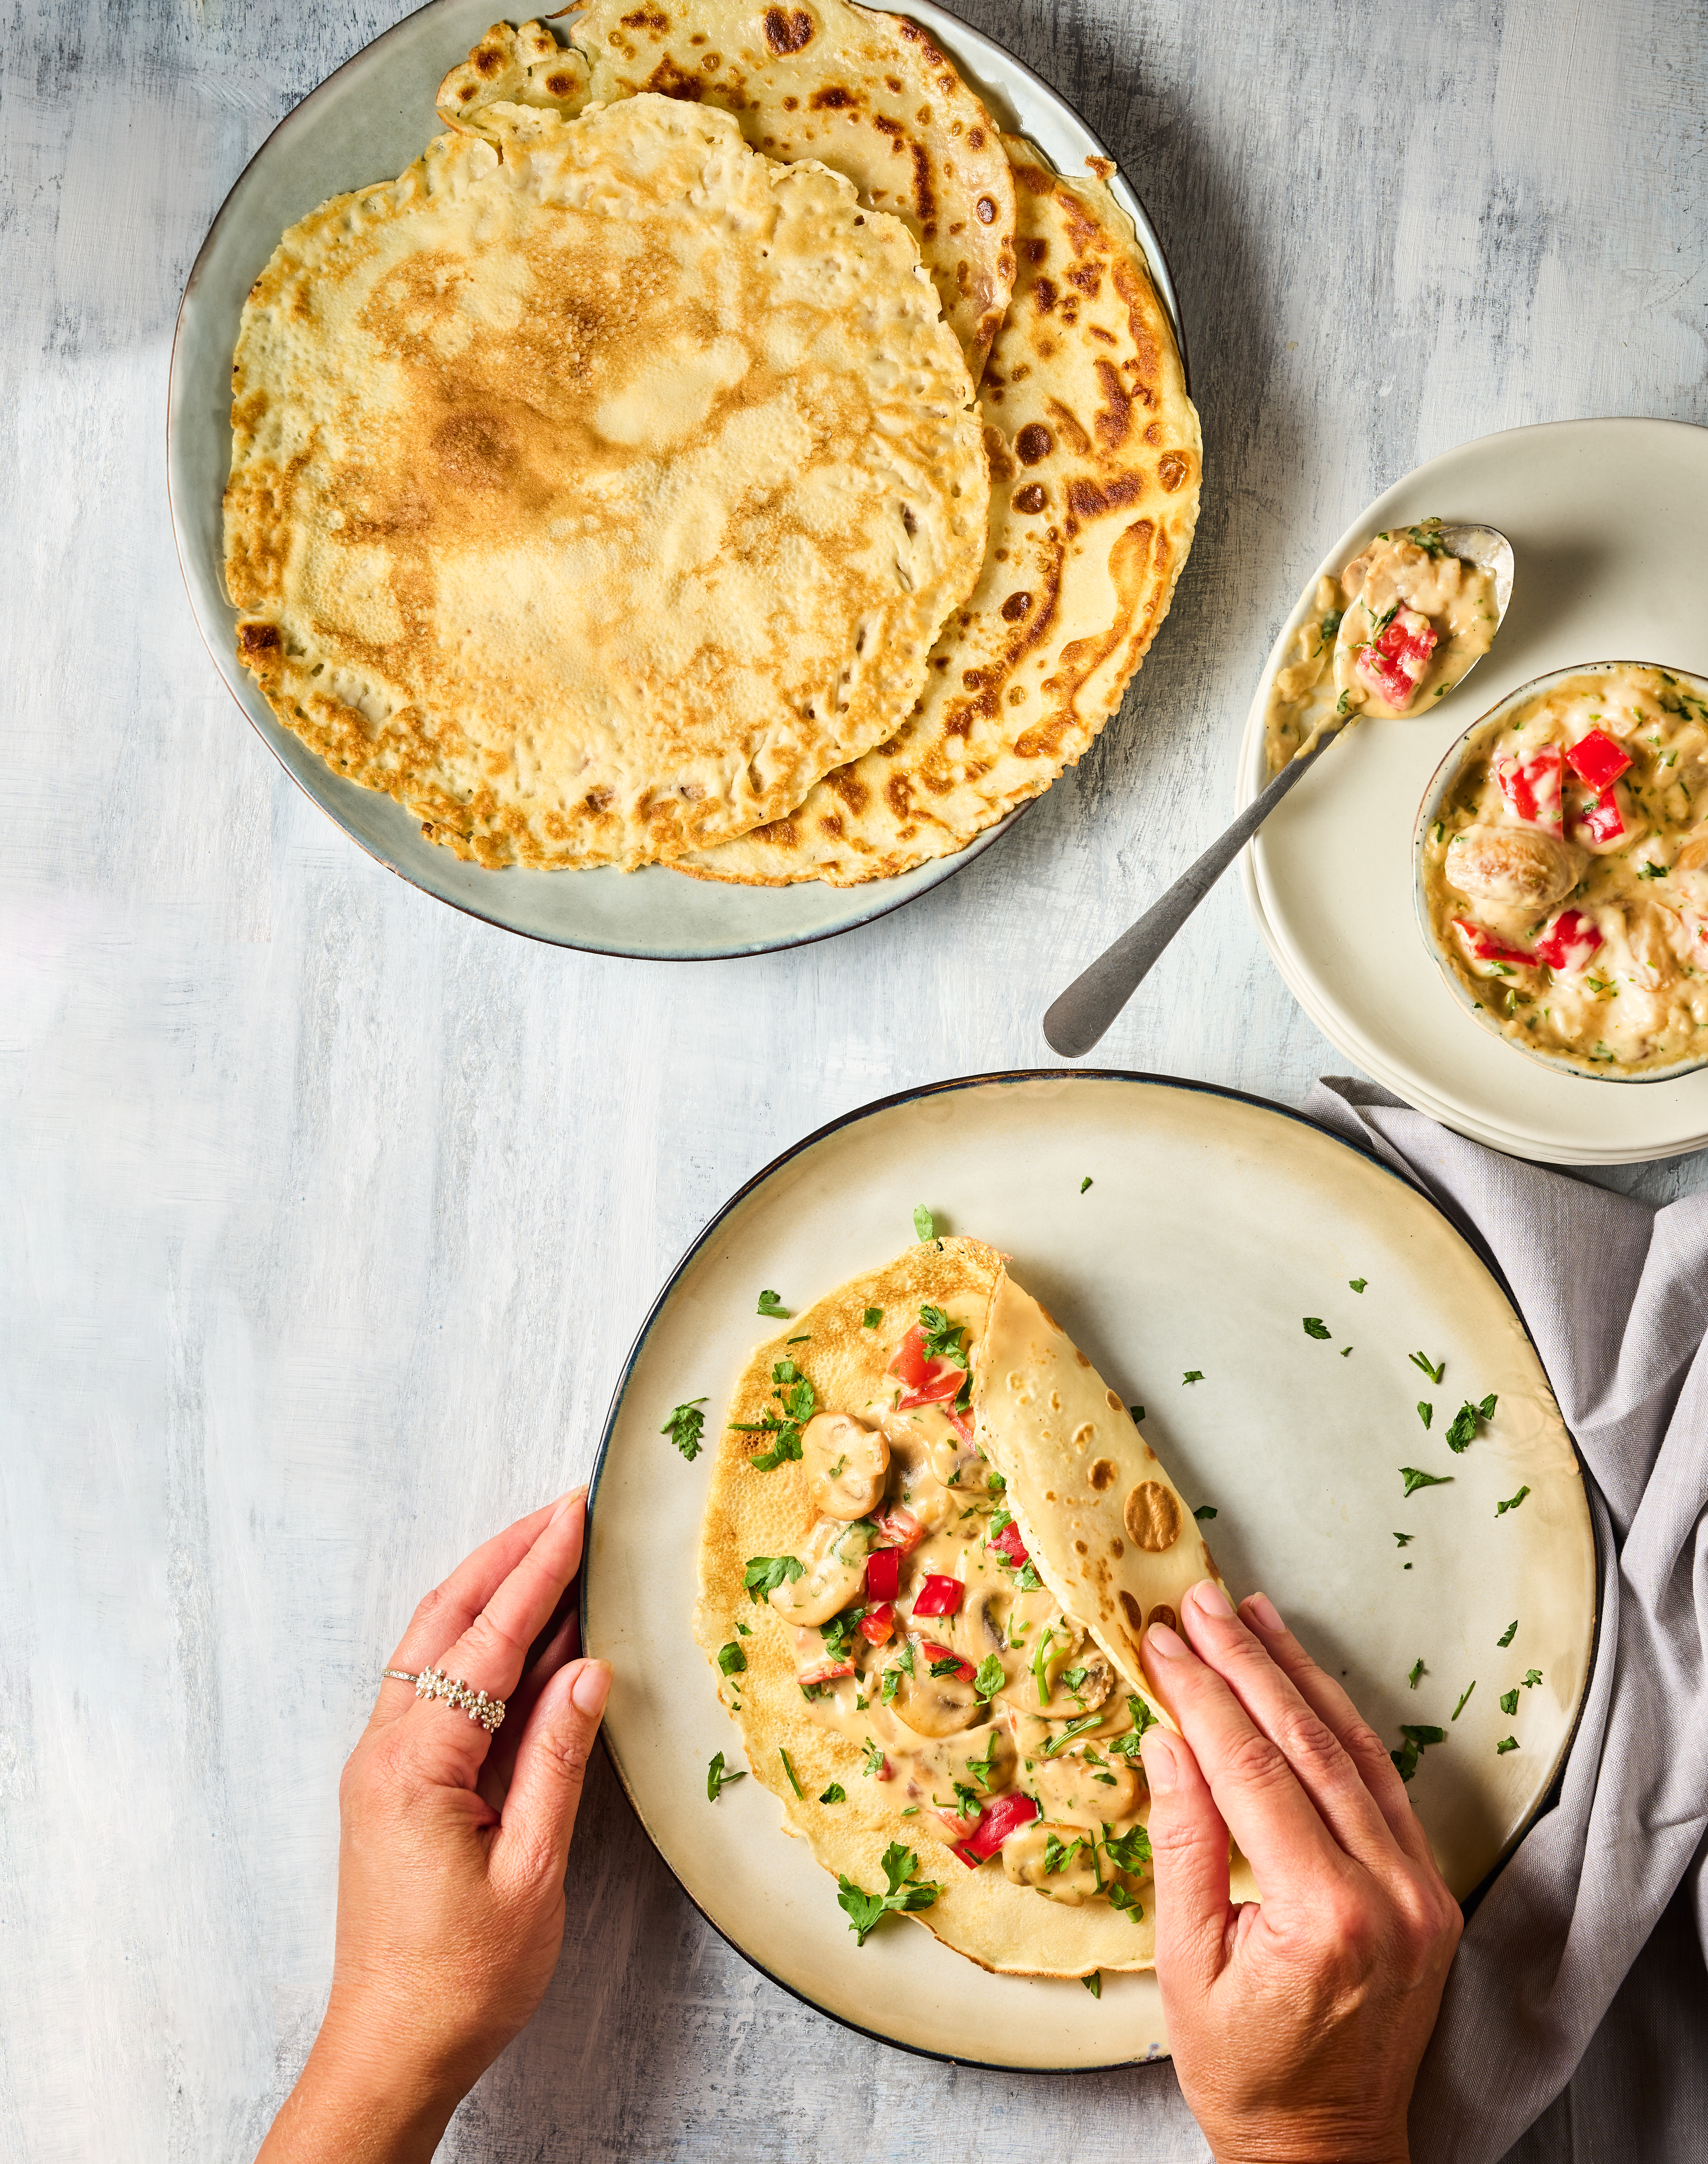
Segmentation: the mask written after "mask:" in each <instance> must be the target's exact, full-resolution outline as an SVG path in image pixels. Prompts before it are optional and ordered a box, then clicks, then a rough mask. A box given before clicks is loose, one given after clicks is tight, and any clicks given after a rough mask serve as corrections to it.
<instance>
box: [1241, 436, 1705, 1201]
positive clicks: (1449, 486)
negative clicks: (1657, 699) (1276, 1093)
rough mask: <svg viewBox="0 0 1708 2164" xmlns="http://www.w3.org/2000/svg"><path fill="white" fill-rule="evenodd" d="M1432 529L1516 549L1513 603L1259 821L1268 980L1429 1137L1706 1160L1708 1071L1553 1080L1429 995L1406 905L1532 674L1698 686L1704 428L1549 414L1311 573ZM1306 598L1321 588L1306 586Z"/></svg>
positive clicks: (1436, 462) (1385, 506)
mask: <svg viewBox="0 0 1708 2164" xmlns="http://www.w3.org/2000/svg"><path fill="white" fill-rule="evenodd" d="M1432 515H1439V517H1441V518H1443V520H1444V521H1445V522H1446V523H1449V525H1450V524H1452V523H1454V522H1455V521H1459V520H1480V521H1481V522H1483V523H1485V524H1488V525H1491V526H1498V527H1499V528H1501V532H1502V533H1505V534H1506V537H1507V538H1508V539H1509V540H1510V541H1511V542H1512V549H1513V555H1514V559H1515V575H1514V578H1513V582H1512V607H1511V609H1510V610H1509V611H1508V612H1507V615H1506V622H1504V623H1503V624H1502V625H1501V633H1500V636H1499V637H1498V638H1496V642H1495V644H1494V647H1493V649H1492V650H1491V652H1490V654H1488V655H1487V657H1486V658H1485V659H1484V660H1483V661H1482V662H1481V663H1480V664H1479V666H1478V669H1477V670H1476V673H1475V675H1474V676H1473V677H1472V678H1471V679H1470V682H1469V683H1468V684H1467V685H1465V688H1464V691H1462V692H1459V693H1456V694H1454V696H1451V697H1449V698H1448V699H1444V700H1443V701H1442V702H1441V704H1440V706H1438V707H1437V708H1436V709H1435V710H1434V711H1433V712H1431V713H1430V714H1429V715H1428V717H1427V718H1425V719H1422V720H1418V721H1392V722H1385V721H1365V722H1360V723H1359V725H1358V727H1356V728H1355V729H1354V730H1351V731H1349V733H1348V736H1347V740H1346V741H1345V743H1340V744H1337V745H1336V746H1334V748H1333V749H1332V750H1330V751H1328V752H1327V753H1325V754H1324V755H1323V758H1322V759H1321V760H1320V761H1319V762H1318V764H1317V765H1316V766H1315V767H1314V768H1313V769H1312V771H1311V772H1310V773H1309V774H1308V775H1306V777H1305V779H1304V780H1302V782H1301V783H1300V785H1299V786H1298V787H1297V789H1296V790H1293V791H1292V793H1291V796H1288V797H1286V800H1285V801H1283V802H1282V804H1281V806H1280V807H1279V808H1278V809H1277V810H1276V811H1274V812H1272V813H1271V815H1270V817H1269V818H1268V819H1267V820H1265V822H1264V825H1263V827H1262V830H1261V832H1260V833H1259V835H1258V837H1257V838H1256V840H1255V842H1254V843H1253V844H1252V846H1251V848H1250V849H1249V850H1248V851H1247V853H1246V855H1245V858H1244V862H1243V863H1242V864H1241V867H1240V875H1241V877H1242V879H1243V880H1244V884H1245V892H1246V898H1247V900H1248V901H1249V902H1250V906H1251V912H1252V915H1253V916H1254V917H1255V919H1256V920H1257V927H1258V929H1259V931H1260V932H1261V933H1262V935H1263V938H1264V940H1265V943H1266V944H1267V946H1268V948H1269V951H1270V953H1271V954H1272V955H1273V956H1274V957H1275V962H1276V968H1277V969H1279V970H1280V971H1281V975H1282V976H1283V977H1284V978H1285V979H1286V983H1287V986H1288V989H1289V990H1291V992H1292V994H1293V995H1294V996H1295V998H1297V1001H1299V1004H1300V1005H1301V1006H1302V1007H1303V1008H1304V1010H1305V1011H1306V1013H1307V1014H1308V1015H1309V1016H1310V1017H1311V1019H1312V1022H1315V1023H1316V1025H1317V1027H1318V1028H1319V1029H1320V1030H1321V1031H1322V1032H1323V1035H1324V1036H1325V1037H1328V1038H1329V1039H1330V1040H1331V1041H1332V1042H1333V1043H1335V1044H1336V1045H1338V1046H1339V1048H1340V1050H1341V1051H1342V1052H1344V1053H1346V1054H1347V1056H1348V1057H1349V1058H1352V1059H1354V1060H1356V1061H1357V1062H1358V1064H1359V1065H1360V1067H1362V1068H1363V1069H1365V1072H1366V1073H1367V1074H1370V1075H1373V1076H1374V1077H1375V1079H1376V1080H1377V1081H1378V1082H1381V1083H1384V1084H1385V1085H1386V1086H1387V1087H1388V1088H1389V1089H1391V1090H1393V1091H1394V1093H1395V1094H1396V1095H1397V1096H1401V1097H1403V1098H1404V1099H1405V1100H1406V1101H1407V1103H1408V1104H1411V1105H1415V1106H1417V1109H1418V1111H1422V1112H1427V1113H1428V1115H1429V1116H1430V1117H1431V1118H1432V1119H1435V1120H1439V1121H1441V1122H1442V1123H1443V1125H1444V1126H1446V1127H1453V1128H1455V1129H1457V1131H1458V1132H1459V1133H1460V1134H1463V1135H1470V1137H1473V1138H1474V1139H1475V1141H1477V1142H1487V1143H1490V1144H1491V1146H1492V1147H1493V1148H1496V1149H1499V1150H1505V1151H1506V1152H1508V1153H1510V1154H1512V1155H1513V1156H1516V1157H1526V1158H1538V1159H1540V1160H1541V1161H1542V1162H1543V1163H1549V1164H1628V1163H1633V1162H1635V1161H1637V1160H1640V1159H1643V1158H1656V1157H1669V1156H1671V1155H1673V1154H1674V1153H1676V1152H1679V1151H1682V1150H1693V1149H1700V1148H1703V1147H1704V1146H1705V1145H1708V1069H1703V1070H1700V1071H1699V1072H1698V1073H1696V1074H1685V1075H1680V1076H1679V1077H1678V1078H1677V1079H1674V1080H1672V1081H1665V1082H1649V1083H1643V1084H1631V1083H1607V1082H1601V1081H1597V1080H1595V1079H1593V1078H1591V1077H1590V1076H1587V1075H1582V1074H1574V1073H1572V1072H1570V1071H1569V1070H1567V1069H1557V1070H1553V1071H1549V1070H1548V1069H1544V1068H1542V1067H1539V1066H1538V1064H1537V1063H1536V1062H1535V1061H1533V1060H1531V1059H1527V1058H1525V1057H1524V1055H1523V1054H1522V1053H1521V1052H1519V1051H1517V1050H1515V1049H1514V1048H1512V1046H1511V1045H1509V1044H1506V1043H1502V1042H1501V1041H1499V1040H1497V1039H1496V1038H1495V1037H1492V1036H1491V1034H1490V1033H1489V1032H1487V1031H1485V1030H1484V1029H1482V1028H1480V1027H1479V1026H1478V1024H1477V1022H1476V1019H1475V1016H1472V1015H1470V1014H1467V1013H1465V1012H1464V1011H1463V1010H1462V1009H1461V1008H1460V1007H1459V1006H1458V1005H1457V1003H1456V1002H1455V1001H1454V997H1453V995H1452V994H1451V992H1450V991H1449V989H1448V987H1447V986H1446V985H1445V984H1444V983H1443V981H1442V978H1441V974H1440V971H1439V970H1438V968H1437V967H1436V964H1435V962H1434V959H1433V956H1432V955H1431V954H1430V953H1429V951H1428V948H1426V946H1425V944H1424V942H1423V938H1422V932H1420V930H1419V928H1418V925H1417V912H1416V911H1415V909H1414V908H1413V906H1412V829H1413V826H1414V824H1415V822H1416V819H1417V807H1418V806H1419V805H1420V803H1421V802H1422V798H1423V792H1424V790H1425V789H1426V788H1427V787H1428V783H1429V780H1430V777H1431V775H1433V773H1434V771H1435V769H1436V767H1437V765H1438V764H1439V762H1440V760H1441V759H1443V756H1444V755H1445V754H1446V752H1447V750H1448V748H1449V746H1450V745H1451V744H1452V743H1453V742H1454V738H1456V737H1457V736H1458V735H1459V733H1460V732H1461V731H1463V730H1464V729H1465V728H1468V727H1470V724H1471V723H1472V722H1474V721H1475V719H1476V718H1477V717H1478V716H1479V715H1480V714H1483V713H1485V712H1488V711H1489V709H1490V708H1491V707H1492V706H1495V705H1496V702H1497V701H1499V700H1501V699H1502V698H1504V697H1505V696H1506V694H1507V693H1508V692H1509V691H1512V690H1514V689H1515V688H1516V687H1517V685H1520V684H1522V683H1524V682H1526V681H1527V680H1528V679H1529V678H1531V677H1532V676H1540V675H1543V674H1544V673H1545V672H1547V671H1548V670H1554V669H1563V668H1566V667H1569V666H1570V665H1571V664H1574V663H1577V662H1580V661H1599V660H1601V659H1605V658H1606V656H1607V655H1608V654H1618V655H1620V656H1621V657H1624V656H1627V655H1628V656H1629V657H1631V658H1632V659H1634V660H1640V661H1658V662H1659V663H1660V664H1662V666H1663V667H1666V668H1671V667H1674V666H1676V667H1678V668H1679V669H1684V670H1691V671H1694V672H1695V673H1697V674H1699V675H1700V674H1702V673H1704V672H1705V671H1708V608H1705V607H1704V605H1703V580H1704V576H1705V573H1708V429H1705V428H1692V427H1690V426H1689V425H1687V424H1686V423H1683V422H1678V421H1556V422H1551V423H1547V424H1546V425H1544V426H1542V427H1538V428H1512V429H1509V430H1507V431H1506V432H1505V433H1503V434H1501V435H1498V436H1484V437H1481V438H1480V439H1478V440H1477V441H1476V442H1475V443H1470V444H1460V445H1459V448H1458V449H1456V450H1452V451H1448V452H1446V453H1444V454H1443V455H1442V456H1441V457H1440V458H1438V459H1432V460H1430V462H1429V463H1428V465H1422V466H1419V467H1418V468H1417V470H1416V472H1415V473H1410V474H1407V476H1406V478H1405V479H1404V480H1403V481H1396V483H1395V484H1394V486H1392V487H1391V488H1390V489H1388V490H1386V491H1385V492H1384V493H1383V494H1382V495H1381V496H1378V497H1377V498H1376V500H1375V502H1374V503H1373V504H1371V505H1370V508H1369V509H1368V510H1367V511H1365V512H1361V513H1360V516H1359V517H1357V518H1356V519H1355V520H1354V523H1352V524H1351V525H1350V526H1349V528H1347V530H1346V532H1345V533H1344V535H1343V536H1342V537H1341V538H1340V539H1339V541H1338V542H1336V544H1334V546H1333V549H1330V550H1329V552H1328V554H1327V555H1326V556H1325V557H1324V558H1323V563H1322V565H1321V567H1320V570H1319V572H1318V576H1320V575H1323V573H1328V574H1333V573H1338V572H1339V570H1340V569H1341V568H1342V566H1343V565H1345V564H1346V563H1347V562H1348V561H1349V559H1350V558H1351V557H1352V556H1353V555H1354V554H1355V553H1356V552H1357V550H1358V549H1359V547H1360V545H1361V544H1363V543H1364V542H1365V541H1366V540H1368V539H1369V538H1370V536H1371V535H1372V534H1373V533H1378V532H1380V531H1381V530H1383V529H1385V528H1392V527H1395V526H1406V525H1411V524H1412V523H1415V522H1416V521H1417V520H1418V519H1421V518H1427V517H1431V516H1432ZM1314 584H1315V579H1314V578H1313V580H1312V585H1314ZM1307 613H1308V610H1307V609H1306V608H1305V607H1299V608H1297V609H1295V611H1294V612H1293V613H1292V615H1291V616H1290V617H1289V618H1288V620H1287V622H1286V626H1285V627H1284V628H1283V629H1282V632H1281V637H1280V638H1278V639H1277V640H1276V644H1275V648H1274V649H1273V651H1272V652H1271V654H1270V658H1269V661H1268V664H1267V665H1266V666H1265V670H1264V673H1263V679H1262V681H1261V683H1260V685H1259V687H1258V692H1257V696H1256V697H1255V699H1254V701H1252V706H1251V712H1250V717H1249V718H1248V720H1247V722H1246V725H1245V736H1244V742H1243V743H1242V745H1241V748H1240V754H1239V801H1240V802H1241V803H1242V804H1245V803H1249V802H1250V800H1251V798H1252V797H1253V796H1255V794H1256V793H1257V791H1258V790H1259V789H1260V788H1261V787H1262V785H1263V784H1264V782H1265V780H1267V779H1268V775H1267V770H1266V768H1265V763H1264V748H1263V708H1264V701H1265V694H1266V692H1267V689H1268V685H1269V682H1270V679H1271V676H1272V675H1273V674H1274V672H1275V670H1276V668H1277V667H1278V666H1279V665H1280V663H1281V659H1282V657H1283V654H1284V652H1285V649H1286V646H1287V644H1288V643H1289V641H1290V640H1291V637H1292V633H1293V631H1294V628H1295V627H1296V626H1297V624H1298V623H1299V622H1302V621H1303V618H1304V616H1305V615H1306V614H1307Z"/></svg>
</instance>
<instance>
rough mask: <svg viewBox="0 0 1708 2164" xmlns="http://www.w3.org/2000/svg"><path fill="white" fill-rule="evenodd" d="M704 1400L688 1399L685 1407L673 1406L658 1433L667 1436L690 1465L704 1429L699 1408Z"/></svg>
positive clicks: (696, 1456)
mask: <svg viewBox="0 0 1708 2164" xmlns="http://www.w3.org/2000/svg"><path fill="white" fill-rule="evenodd" d="M704 1404H705V1399H704V1398H690V1399H689V1401H688V1403H687V1404H686V1405H677V1406H675V1407H674V1408H673V1410H672V1412H671V1415H670V1417H669V1419H668V1421H665V1423H664V1425H663V1427H661V1428H660V1429H659V1431H658V1432H659V1434H660V1435H668V1437H669V1438H670V1440H671V1441H672V1442H673V1443H674V1444H675V1446H676V1447H677V1448H678V1450H679V1451H680V1452H682V1454H683V1456H684V1458H686V1459H687V1460H688V1462H689V1464H690V1465H692V1464H693V1463H694V1459H695V1458H698V1457H699V1452H700V1440H699V1438H700V1436H701V1433H702V1431H704V1429H705V1414H704V1413H703V1412H701V1410H699V1408H700V1407H701V1406H702V1405H704Z"/></svg>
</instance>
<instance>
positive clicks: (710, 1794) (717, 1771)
mask: <svg viewBox="0 0 1708 2164" xmlns="http://www.w3.org/2000/svg"><path fill="white" fill-rule="evenodd" d="M746 1779H747V1775H746V1773H726V1772H725V1771H724V1754H723V1752H721V1751H720V1752H718V1754H717V1756H716V1757H715V1758H714V1759H713V1760H712V1762H711V1763H710V1765H709V1766H708V1767H706V1769H705V1793H706V1800H707V1801H708V1802H709V1803H713V1804H715V1802H716V1801H717V1799H718V1798H719V1797H720V1795H721V1794H723V1792H724V1790H725V1789H726V1788H728V1787H729V1785H730V1783H731V1781H745V1780H746Z"/></svg>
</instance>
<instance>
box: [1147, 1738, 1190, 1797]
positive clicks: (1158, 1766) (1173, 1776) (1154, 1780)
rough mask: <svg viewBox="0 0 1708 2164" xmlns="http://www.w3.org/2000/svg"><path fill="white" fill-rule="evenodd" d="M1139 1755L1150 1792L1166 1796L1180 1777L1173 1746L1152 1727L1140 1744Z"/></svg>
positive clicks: (1154, 1794)
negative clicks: (1143, 1764) (1143, 1762)
mask: <svg viewBox="0 0 1708 2164" xmlns="http://www.w3.org/2000/svg"><path fill="white" fill-rule="evenodd" d="M1139 1755H1140V1757H1141V1758H1143V1760H1144V1761H1145V1779H1146V1780H1147V1781H1148V1782H1149V1783H1150V1793H1151V1794H1152V1795H1153V1796H1166V1794H1168V1792H1169V1790H1170V1789H1171V1788H1172V1787H1173V1786H1174V1784H1175V1783H1176V1781H1177V1780H1178V1779H1179V1778H1180V1767H1179V1766H1178V1764H1177V1763H1176V1760H1175V1755H1174V1746H1173V1745H1172V1744H1171V1742H1170V1741H1169V1740H1168V1738H1167V1737H1166V1736H1164V1735H1163V1734H1161V1732H1160V1731H1159V1730H1157V1729H1155V1728H1153V1729H1152V1730H1151V1731H1150V1734H1149V1735H1148V1736H1146V1737H1145V1741H1143V1742H1142V1743H1141V1744H1140V1746H1139Z"/></svg>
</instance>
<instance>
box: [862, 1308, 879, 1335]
mask: <svg viewBox="0 0 1708 2164" xmlns="http://www.w3.org/2000/svg"><path fill="white" fill-rule="evenodd" d="M861 1320H862V1324H863V1326H864V1327H865V1328H867V1330H876V1329H877V1327H878V1324H879V1323H880V1322H882V1321H883V1309H882V1308H881V1307H868V1308H867V1310H866V1313H865V1314H864V1316H862V1318H861Z"/></svg>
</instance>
